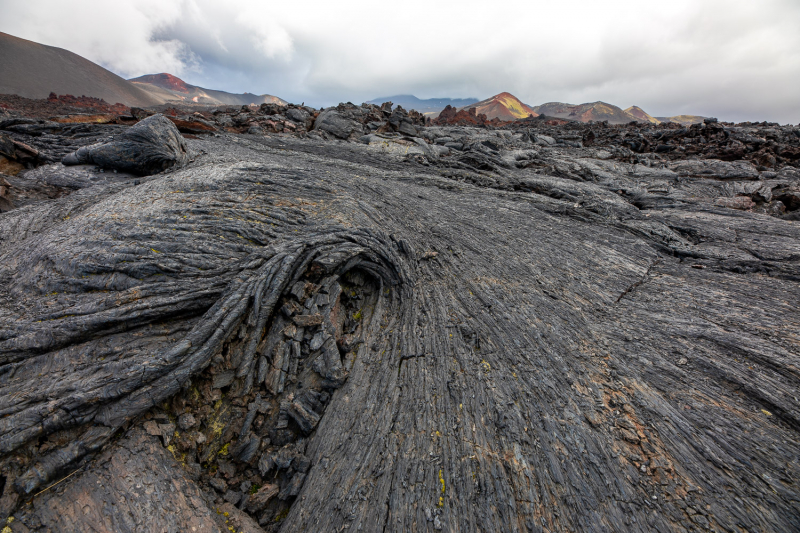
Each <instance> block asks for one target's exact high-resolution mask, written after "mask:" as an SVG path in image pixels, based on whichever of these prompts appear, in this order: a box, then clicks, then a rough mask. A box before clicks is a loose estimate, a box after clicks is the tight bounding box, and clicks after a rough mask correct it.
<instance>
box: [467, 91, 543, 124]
mask: <svg viewBox="0 0 800 533" xmlns="http://www.w3.org/2000/svg"><path fill="white" fill-rule="evenodd" d="M463 109H475V110H476V112H477V114H479V115H480V114H483V115H486V117H487V118H488V119H489V120H491V119H493V118H497V119H500V120H503V121H508V120H519V119H521V118H528V117H529V116H534V117H538V116H539V114H538V113H537V112H536V111H534V110H533V108H531V107H529V106H527V105H525V104H523V103H522V102H521V101H520V100H519V99H518V98H517V97H516V96H514V95H513V94H511V93H506V92H503V93H500V94H496V95H495V96H492V97H491V98H487V99H486V100H483V101H481V102H478V103H477V104H472V105H469V106H466V107H464V108H463Z"/></svg>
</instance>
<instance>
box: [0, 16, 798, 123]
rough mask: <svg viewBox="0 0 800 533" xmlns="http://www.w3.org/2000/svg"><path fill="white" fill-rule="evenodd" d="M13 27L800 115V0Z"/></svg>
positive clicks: (110, 61) (370, 73)
mask: <svg viewBox="0 0 800 533" xmlns="http://www.w3.org/2000/svg"><path fill="white" fill-rule="evenodd" d="M0 13H1V14H2V16H1V17H0V31H3V32H6V33H10V34H12V35H16V36H18V37H22V38H25V39H30V40H33V41H37V42H40V43H43V44H48V45H52V46H58V47H61V48H66V49H68V50H70V51H72V52H75V53H77V54H80V55H82V56H84V57H86V58H88V59H90V60H92V61H94V62H96V63H99V64H101V65H103V66H104V67H106V68H108V69H110V70H112V71H114V72H116V73H117V74H119V75H121V76H123V77H126V78H131V77H135V76H140V75H142V74H152V73H157V72H170V73H172V74H175V75H177V76H179V77H181V78H182V79H184V80H185V81H187V82H189V83H192V84H195V85H200V86H202V87H206V88H209V89H222V90H226V91H230V92H245V91H247V92H252V93H258V94H263V93H268V94H274V95H277V96H280V97H281V98H284V99H286V100H289V101H292V102H296V103H300V102H305V103H306V104H310V105H314V106H328V105H331V104H336V103H338V102H340V101H352V102H357V103H360V102H362V101H365V100H370V99H372V98H376V97H380V96H390V95H395V94H414V95H416V96H418V97H420V98H432V97H452V98H462V97H476V98H479V99H483V98H487V97H489V96H492V95H494V94H496V93H499V92H502V91H508V92H510V93H512V94H514V95H516V96H517V97H519V98H520V99H521V100H522V101H523V102H525V103H527V104H530V105H537V104H541V103H544V102H550V101H560V102H570V103H583V102H593V101H597V100H602V101H605V102H609V103H612V104H615V105H618V106H621V107H622V108H626V107H628V106H630V105H638V106H640V107H642V108H643V109H644V110H645V111H647V112H648V113H650V114H651V115H656V116H664V115H677V114H682V113H687V114H699V115H705V116H717V117H719V118H720V119H724V120H737V121H738V120H771V121H778V122H781V123H786V122H792V123H798V122H800V0H720V1H717V0H669V1H644V0H635V1H622V0H620V1H603V2H600V1H597V0H587V1H578V0H574V1H565V0H561V1H559V2H556V1H554V0H547V1H538V0H526V1H520V2H514V1H508V2H505V1H500V0H488V1H482V2H469V1H460V2H437V1H436V0H425V1H415V0H405V1H403V2H388V1H383V2H381V1H371V2H355V1H350V2H347V1H330V0H328V1H324V2H304V1H298V0H283V1H281V2H269V1H258V0H224V1H211V0H185V1H178V0H176V1H168V0H130V1H114V2H109V1H106V0H95V1H76V0H72V1H64V0H54V1H49V0H41V1H37V0H0Z"/></svg>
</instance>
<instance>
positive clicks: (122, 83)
mask: <svg viewBox="0 0 800 533" xmlns="http://www.w3.org/2000/svg"><path fill="white" fill-rule="evenodd" d="M0 72H1V73H2V76H0V94H16V95H19V96H24V97H26V98H47V97H48V95H49V94H50V93H51V92H54V93H57V94H72V95H75V96H84V95H85V96H92V97H95V98H102V99H103V100H105V101H106V102H108V103H110V104H115V103H122V104H125V105H127V106H150V105H156V104H159V103H161V102H160V101H159V100H158V99H157V98H154V97H153V96H152V95H150V94H148V93H147V92H146V91H144V90H142V89H140V88H138V87H136V86H135V85H133V84H131V83H130V82H128V81H127V80H125V79H123V78H121V77H119V76H117V75H116V74H114V73H113V72H110V71H108V70H106V69H104V68H103V67H101V66H100V65H96V64H95V63H92V62H91V61H89V60H88V59H85V58H83V57H81V56H79V55H77V54H74V53H72V52H69V51H67V50H64V49H62V48H56V47H54V46H46V45H43V44H38V43H34V42H32V41H27V40H25V39H20V38H19V37H14V36H13V35H9V34H7V33H2V32H0Z"/></svg>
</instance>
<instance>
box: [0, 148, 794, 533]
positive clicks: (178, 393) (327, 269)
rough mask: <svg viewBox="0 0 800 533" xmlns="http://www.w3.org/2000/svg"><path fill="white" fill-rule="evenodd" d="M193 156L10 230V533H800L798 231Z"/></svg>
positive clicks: (232, 155)
mask: <svg viewBox="0 0 800 533" xmlns="http://www.w3.org/2000/svg"><path fill="white" fill-rule="evenodd" d="M497 142H499V141H497ZM188 144H189V148H190V149H191V150H192V151H193V152H194V153H195V154H196V158H195V160H194V161H193V162H192V163H190V164H189V166H188V167H186V168H184V169H182V170H177V171H174V172H168V173H166V174H163V175H159V176H155V177H145V178H141V179H140V181H132V180H128V181H123V182H114V183H102V184H99V185H95V186H93V187H89V188H84V189H81V190H78V191H76V192H73V193H72V194H70V195H68V196H66V197H63V198H60V199H58V200H52V201H50V202H44V203H40V204H34V205H27V206H26V207H24V208H20V209H16V210H13V211H10V212H8V213H5V214H2V215H0V242H2V243H3V247H2V256H0V280H2V281H0V332H2V333H0V336H1V337H0V339H1V340H0V356H1V357H2V366H1V367H0V371H1V372H2V373H1V374H0V387H2V395H0V410H1V412H2V414H3V418H2V419H0V451H1V452H2V453H3V459H2V472H3V476H4V480H5V485H4V489H3V490H4V496H3V502H2V503H3V505H4V506H5V507H4V508H5V509H6V510H8V511H7V512H13V513H14V516H15V517H16V520H15V521H14V522H13V523H12V526H11V527H12V530H15V529H14V527H19V525H20V524H22V525H24V526H25V527H27V528H29V529H30V530H33V531H44V530H48V529H51V530H80V529H92V530H97V531H135V530H142V529H154V530H165V531H166V530H169V531H173V530H191V529H192V527H193V526H197V527H200V528H201V529H203V530H214V528H219V529H223V528H226V527H236V528H238V529H237V530H245V531H256V530H257V528H258V526H257V525H256V524H255V521H253V520H251V519H250V518H248V514H246V513H249V516H252V517H253V518H254V519H255V520H257V521H259V523H260V524H261V526H262V527H263V528H264V529H266V530H268V531H276V530H280V531H341V530H343V529H351V530H353V531H356V530H363V531H433V530H442V531H531V532H534V531H535V532H542V531H694V530H706V529H711V530H717V531H745V530H746V531H791V530H797V529H798V528H800V511H798V502H799V501H800V488H799V487H798V479H800V465H799V464H798V457H800V439H799V438H798V430H800V410H798V407H800V401H798V396H799V393H798V385H800V373H798V363H799V362H800V338H799V337H798V331H800V312H799V311H798V308H797V302H798V301H800V287H799V286H798V280H800V268H798V262H799V261H800V228H799V227H798V226H797V223H796V222H792V221H785V220H780V219H778V218H775V217H771V216H767V215H761V214H755V213H745V212H741V211H735V210H732V209H727V208H724V207H717V206H714V205H704V204H703V205H701V204H691V203H688V200H687V202H679V201H672V200H670V201H669V202H666V203H664V202H661V203H658V202H656V204H658V205H656V206H655V207H653V208H651V209H646V210H645V209H639V208H637V207H635V206H634V205H632V204H631V203H629V202H628V201H627V200H625V198H624V197H621V196H619V195H617V194H614V193H611V192H609V191H608V190H607V189H606V188H604V187H602V186H600V185H598V184H597V183H592V182H589V181H587V182H581V181H578V180H577V179H572V178H566V177H563V176H566V175H570V176H572V173H573V172H577V171H578V170H580V168H579V166H578V163H576V161H577V162H581V164H582V165H583V166H584V168H589V166H590V165H595V166H594V167H592V168H595V171H596V172H597V173H598V174H597V175H596V176H595V181H602V180H605V181H606V182H608V180H617V183H618V184H617V185H616V186H618V187H621V185H619V183H622V182H624V181H625V180H635V181H636V182H637V183H638V184H639V185H642V184H643V183H644V182H646V181H647V180H648V179H650V178H652V179H655V178H653V176H654V175H655V174H647V173H645V172H643V173H642V174H639V175H634V174H633V172H634V171H633V170H631V169H632V168H633V167H632V166H631V165H626V164H624V163H619V162H610V161H600V160H594V159H591V158H590V157H589V156H588V155H587V154H586V153H585V152H581V153H578V152H577V151H575V152H570V151H569V150H567V149H565V150H563V151H561V152H558V153H557V154H556V152H552V153H550V152H547V153H545V152H544V151H543V152H542V153H541V154H540V156H541V157H542V158H544V159H542V160H540V161H544V160H545V159H547V158H550V159H547V161H550V163H547V164H550V165H551V166H550V167H549V168H551V169H555V170H553V172H556V170H557V169H561V170H558V172H557V173H556V174H555V175H547V174H546V173H535V172H534V170H533V169H532V168H526V169H512V168H510V167H509V168H504V167H502V166H501V165H503V161H504V160H502V159H500V158H498V157H496V156H494V155H491V154H488V153H486V154H484V153H483V152H481V153H478V152H465V153H464V155H463V156H459V157H460V159H456V160H453V161H451V162H450V163H448V164H445V163H444V162H441V161H440V162H438V163H436V164H433V165H432V166H424V165H420V164H418V163H416V162H415V160H414V158H410V159H409V158H403V157H400V156H396V155H393V152H391V151H388V152H382V151H380V150H379V149H378V148H376V147H375V146H374V145H363V144H353V143H344V142H340V141H322V140H312V139H296V138H290V137H254V136H247V137H244V136H222V137H216V138H209V139H205V140H190V141H188ZM470 154H471V155H470ZM481 154H483V155H481ZM548 154H549V155H548ZM556 156H558V157H556ZM569 161H571V162H569ZM542 165H545V162H542ZM602 165H605V166H602ZM601 166H602V169H601ZM479 167H484V170H479V169H478V168H479ZM543 168H544V167H543ZM43 169H49V170H43ZM486 169H489V170H486ZM492 169H494V170H492ZM644 170H648V169H644ZM37 172H41V175H46V174H47V173H48V172H49V173H50V174H51V175H53V176H55V175H57V174H58V173H60V172H63V171H62V170H61V169H60V168H59V167H58V166H53V167H42V169H37ZM653 172H655V170H654V171H653ZM600 174H602V175H603V176H604V177H603V178H602V180H601V177H600ZM648 176H650V178H648ZM659 176H661V175H659ZM662 178H663V176H661V178H659V179H662ZM43 179H45V178H43ZM698 179H700V178H698ZM704 181H708V182H710V183H711V182H713V183H718V182H717V181H714V180H712V179H710V178H709V179H708V180H704ZM676 183H677V182H676ZM515 189H516V190H515ZM642 194H644V193H642ZM687 197H688V195H687ZM186 415H192V418H191V420H190V419H189V418H188V417H187V416H186ZM141 428H144V429H145V431H146V432H147V434H144V433H142V432H141ZM148 434H149V435H148ZM201 434H202V435H201ZM148 438H149V439H151V440H150V441H147V439H148ZM156 438H160V439H161V440H162V441H163V446H162V443H160V442H158V441H156V440H155V439H156ZM154 446H155V448H154ZM164 447H166V448H167V450H168V451H169V452H172V453H171V454H170V453H167V452H166V451H165V450H164ZM97 450H102V451H101V453H99V454H97V455H96V456H95V455H92V453H93V452H95V451H97ZM159 450H160V451H159ZM77 467H80V468H81V470H79V471H78V472H77V473H76V474H74V475H73V476H72V477H70V478H68V479H66V480H64V481H62V482H61V483H59V484H58V485H56V486H55V487H54V488H52V489H49V490H46V491H45V492H44V493H43V494H40V495H37V496H36V497H34V498H33V499H32V501H31V504H30V505H24V506H22V507H20V506H19V505H20V504H21V503H22V502H24V501H28V499H30V497H31V496H32V495H34V494H36V493H38V492H40V491H41V490H42V489H45V488H46V487H48V486H49V485H50V484H51V483H53V482H54V481H57V480H60V479H61V478H62V477H64V476H66V475H68V474H70V473H71V472H73V471H74V470H75V468H77ZM140 479H141V480H142V481H141V482H139V481H138V480H140ZM253 480H256V481H253ZM99 487H102V489H101V488H99ZM215 491H216V492H215ZM17 494H20V496H18V495H17ZM180 495H183V497H182V498H179V497H178V496H180ZM270 498H271V499H270ZM162 501H163V505H162V504H161V502H162ZM234 505H238V507H235V506H234ZM165 506H169V509H166V508H165ZM240 509H241V510H240ZM223 511H224V513H223ZM220 513H223V514H220ZM223 517H224V518H223ZM228 521H230V522H231V523H233V524H234V526H229V525H228ZM223 522H224V523H223ZM208 524H214V525H213V527H212V526H209V525H208ZM90 526H91V527H90ZM20 530H21V529H20ZM15 531H16V530H15Z"/></svg>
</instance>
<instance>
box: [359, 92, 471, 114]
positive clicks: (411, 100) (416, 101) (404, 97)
mask: <svg viewBox="0 0 800 533" xmlns="http://www.w3.org/2000/svg"><path fill="white" fill-rule="evenodd" d="M384 102H392V103H393V104H394V105H399V106H403V109H406V110H410V109H414V110H416V111H419V112H420V113H438V112H439V111H441V110H442V109H444V108H445V107H447V106H452V107H464V106H468V105H471V104H474V103H477V102H478V99H477V98H428V99H427V100H422V99H420V98H417V97H416V96H414V95H411V94H397V95H395V96H385V97H383V98H375V99H374V100H370V101H369V102H367V103H368V104H375V105H381V104H382V103H384Z"/></svg>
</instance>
